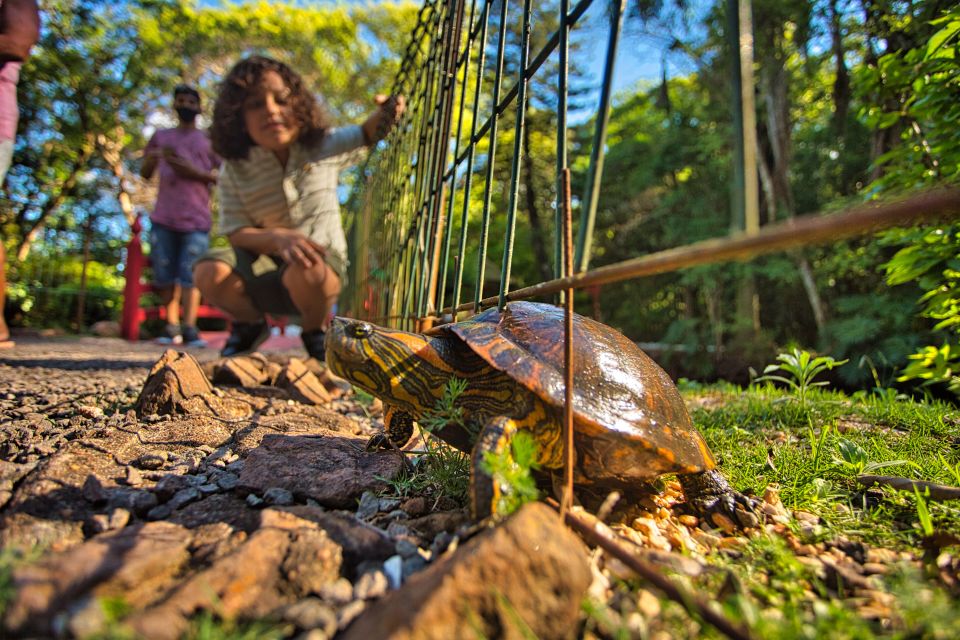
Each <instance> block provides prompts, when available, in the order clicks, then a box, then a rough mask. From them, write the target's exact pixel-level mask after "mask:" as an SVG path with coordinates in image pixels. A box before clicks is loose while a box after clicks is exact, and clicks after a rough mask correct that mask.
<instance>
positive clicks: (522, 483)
mask: <svg viewBox="0 0 960 640" xmlns="http://www.w3.org/2000/svg"><path fill="white" fill-rule="evenodd" d="M537 467H538V465H537V442H536V440H534V438H533V435H532V434H530V433H529V432H527V431H518V432H517V433H516V434H515V435H514V436H513V438H511V439H510V448H509V449H508V450H505V451H502V452H500V453H494V452H492V451H487V452H485V453H484V457H483V461H482V462H481V468H482V469H483V470H484V471H485V472H486V473H489V474H490V475H491V476H492V477H493V481H494V482H495V483H496V485H497V486H498V487H499V488H500V498H499V500H498V502H497V505H496V509H495V513H497V515H500V516H506V515H509V514H511V513H513V512H514V511H516V510H517V509H519V508H520V507H521V506H523V505H524V504H526V503H528V502H533V501H535V500H537V499H538V498H539V497H540V492H539V491H538V490H537V483H536V480H535V479H534V477H533V474H532V473H531V472H532V471H533V470H536V469H537Z"/></svg>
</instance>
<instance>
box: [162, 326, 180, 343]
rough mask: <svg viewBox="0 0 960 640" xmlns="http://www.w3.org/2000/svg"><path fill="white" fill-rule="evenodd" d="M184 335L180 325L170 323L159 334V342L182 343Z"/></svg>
mask: <svg viewBox="0 0 960 640" xmlns="http://www.w3.org/2000/svg"><path fill="white" fill-rule="evenodd" d="M182 343H183V336H182V335H180V326H179V325H175V324H168V325H167V326H166V327H164V328H163V333H161V334H160V335H159V336H157V344H182Z"/></svg>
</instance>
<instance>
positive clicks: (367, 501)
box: [357, 491, 380, 520]
mask: <svg viewBox="0 0 960 640" xmlns="http://www.w3.org/2000/svg"><path fill="white" fill-rule="evenodd" d="M379 511H380V499H379V498H378V497H377V494H375V493H374V492H372V491H364V492H363V494H361V496H360V504H359V505H357V519H358V520H369V519H370V518H372V517H373V516H375V515H377V513H378V512H379Z"/></svg>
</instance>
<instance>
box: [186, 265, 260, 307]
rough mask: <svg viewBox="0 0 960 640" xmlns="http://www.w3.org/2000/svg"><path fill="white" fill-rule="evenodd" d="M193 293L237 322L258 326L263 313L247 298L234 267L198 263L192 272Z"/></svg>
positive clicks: (241, 281) (242, 282)
mask: <svg viewBox="0 0 960 640" xmlns="http://www.w3.org/2000/svg"><path fill="white" fill-rule="evenodd" d="M193 282H194V284H195V289H196V290H197V291H198V292H199V293H200V295H201V296H203V297H204V298H206V299H207V300H209V301H210V303H211V304H213V305H215V306H217V307H219V308H221V309H223V310H224V311H226V312H227V313H229V314H230V315H231V316H232V317H233V319H234V320H237V321H238V322H250V323H254V322H260V321H262V320H263V312H261V311H260V310H259V309H257V308H256V307H255V306H254V305H253V302H251V300H250V297H249V296H248V295H247V292H246V286H245V285H244V281H243V278H241V277H240V276H239V275H238V274H237V272H236V271H234V269H233V267H232V266H230V265H229V264H227V263H226V262H222V261H220V260H214V259H210V260H201V261H200V262H197V264H196V265H195V266H194V268H193Z"/></svg>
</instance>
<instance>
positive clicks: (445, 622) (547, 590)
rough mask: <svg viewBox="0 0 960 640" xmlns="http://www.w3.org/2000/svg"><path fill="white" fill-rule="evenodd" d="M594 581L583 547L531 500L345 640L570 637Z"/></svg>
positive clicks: (380, 606) (373, 610)
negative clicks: (581, 604)
mask: <svg viewBox="0 0 960 640" xmlns="http://www.w3.org/2000/svg"><path fill="white" fill-rule="evenodd" d="M590 579H591V576H590V568H589V565H588V562H587V549H586V547H585V546H584V544H583V543H582V542H581V541H580V539H579V538H577V537H576V536H575V535H574V534H573V533H572V532H571V531H570V530H568V529H567V528H566V527H564V526H563V525H562V524H561V523H560V520H559V518H558V516H557V514H556V513H555V512H554V511H552V510H551V509H550V508H549V507H547V506H545V505H543V504H540V503H532V504H528V505H526V506H525V507H523V508H522V509H521V510H520V511H518V512H517V513H516V514H514V515H513V516H512V517H510V518H509V519H507V520H506V521H505V522H503V523H502V524H501V525H499V526H497V527H496V528H493V529H490V530H488V531H485V532H483V533H481V534H479V535H477V536H476V537H475V538H473V539H471V540H470V541H469V542H467V543H466V544H465V545H463V546H461V547H460V548H459V549H457V551H455V552H454V553H453V554H451V555H450V556H448V557H446V558H444V559H442V560H440V561H438V562H437V563H436V564H434V565H432V566H431V567H429V568H427V569H426V570H424V571H422V572H420V573H418V574H415V575H414V576H413V577H412V578H410V580H409V581H408V582H407V583H406V584H405V585H404V586H402V587H401V588H400V589H399V590H397V591H394V592H392V593H390V594H388V595H387V596H386V597H384V598H383V600H381V601H380V602H378V603H377V605H376V606H374V607H369V608H368V609H367V610H366V611H365V612H364V613H363V614H362V615H361V616H360V618H358V619H357V620H356V621H355V622H354V623H353V624H352V625H351V626H350V627H348V628H347V630H346V632H345V633H344V634H343V636H342V640H366V639H368V638H391V639H395V640H401V639H402V640H406V639H411V640H412V639H417V640H421V639H422V640H434V639H435V640H447V639H448V638H465V637H486V638H526V637H537V638H567V637H572V636H573V631H574V629H575V625H576V621H577V616H578V613H579V608H580V601H581V599H582V597H583V594H584V593H585V592H586V590H587V587H588V586H589V585H590ZM517 617H519V618H520V619H522V620H523V623H522V624H517ZM523 627H526V628H527V629H528V630H529V631H527V629H524V628H523Z"/></svg>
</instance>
